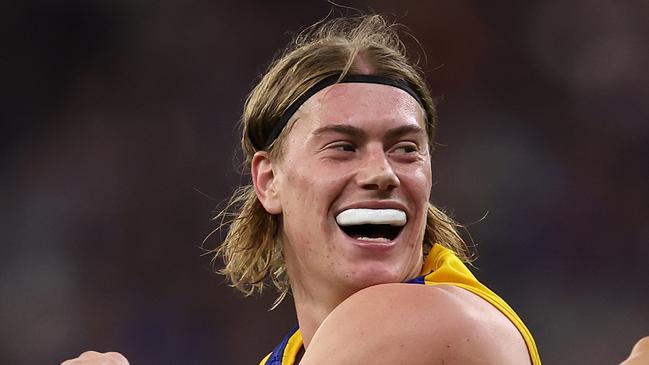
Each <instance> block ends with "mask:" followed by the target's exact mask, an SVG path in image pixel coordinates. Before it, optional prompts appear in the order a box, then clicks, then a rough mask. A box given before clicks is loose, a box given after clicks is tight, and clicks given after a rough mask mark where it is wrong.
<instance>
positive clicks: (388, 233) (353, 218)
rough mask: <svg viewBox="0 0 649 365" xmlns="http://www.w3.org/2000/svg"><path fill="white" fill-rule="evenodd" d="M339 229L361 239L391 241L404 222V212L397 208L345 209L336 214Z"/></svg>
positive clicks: (399, 231)
mask: <svg viewBox="0 0 649 365" xmlns="http://www.w3.org/2000/svg"><path fill="white" fill-rule="evenodd" d="M336 222H337V223H338V226H339V227H340V229H341V230H342V231H343V232H344V233H345V234H346V235H348V236H349V237H352V238H354V239H358V240H362V241H375V242H390V241H393V240H394V239H395V238H397V236H398V235H399V233H401V230H402V229H403V227H404V226H405V224H406V214H405V212H403V211H401V210H398V209H347V210H345V211H343V212H341V213H340V214H338V215H337V216H336Z"/></svg>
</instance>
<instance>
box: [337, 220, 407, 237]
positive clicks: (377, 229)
mask: <svg viewBox="0 0 649 365" xmlns="http://www.w3.org/2000/svg"><path fill="white" fill-rule="evenodd" d="M402 228H403V227H397V226H391V225H388V224H360V225H353V226H340V229H341V230H342V231H343V232H345V234H347V235H348V236H349V237H352V238H355V239H360V240H387V241H393V240H394V239H395V238H397V236H398V235H399V233H400V232H401V229H402Z"/></svg>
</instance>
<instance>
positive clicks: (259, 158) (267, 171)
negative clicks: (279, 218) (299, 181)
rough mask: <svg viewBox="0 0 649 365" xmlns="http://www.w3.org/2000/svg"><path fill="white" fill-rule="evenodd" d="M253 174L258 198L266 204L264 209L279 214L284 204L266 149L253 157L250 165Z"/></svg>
mask: <svg viewBox="0 0 649 365" xmlns="http://www.w3.org/2000/svg"><path fill="white" fill-rule="evenodd" d="M250 170H251V174H252V184H253V186H254V187H255V193H256V194H257V199H259V201H260V202H261V205H263V206H264V209H266V211H267V212H268V213H270V214H279V213H281V212H282V204H281V201H280V199H279V191H278V189H277V180H276V179H275V172H274V171H273V162H272V161H271V160H270V157H269V156H268V152H266V151H258V152H256V153H255V155H254V156H253V157H252V165H251V167H250Z"/></svg>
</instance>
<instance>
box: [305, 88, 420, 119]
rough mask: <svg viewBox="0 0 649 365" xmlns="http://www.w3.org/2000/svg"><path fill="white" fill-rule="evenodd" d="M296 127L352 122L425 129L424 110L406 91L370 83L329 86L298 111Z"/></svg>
mask: <svg viewBox="0 0 649 365" xmlns="http://www.w3.org/2000/svg"><path fill="white" fill-rule="evenodd" d="M297 117H298V118H299V119H300V122H298V123H296V125H295V127H296V128H298V129H300V130H303V131H307V130H313V129H315V128H318V127H322V126H324V125H327V124H352V125H355V126H358V127H360V128H363V129H372V130H383V129H388V128H391V127H394V126H400V125H403V124H415V125H418V126H420V127H422V128H424V129H425V121H424V119H425V118H424V111H423V109H422V107H421V106H420V105H419V103H418V102H417V101H416V100H415V99H414V98H413V97H412V96H411V95H410V94H408V93H407V92H406V91H404V90H401V89H399V88H396V87H393V86H388V85H381V84H369V83H342V84H335V85H332V86H329V87H327V88H325V89H323V90H320V91H319V92H318V93H316V94H315V95H313V96H312V97H311V98H309V100H307V101H306V102H305V103H304V104H303V105H302V106H301V107H300V110H299V111H298V113H297Z"/></svg>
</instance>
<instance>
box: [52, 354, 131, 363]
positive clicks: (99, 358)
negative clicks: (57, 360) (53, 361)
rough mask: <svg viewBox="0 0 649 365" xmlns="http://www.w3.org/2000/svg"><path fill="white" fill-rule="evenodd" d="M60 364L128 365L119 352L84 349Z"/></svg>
mask: <svg viewBox="0 0 649 365" xmlns="http://www.w3.org/2000/svg"><path fill="white" fill-rule="evenodd" d="M61 365H129V363H128V360H127V359H126V358H125V357H124V355H122V354H120V353H119V352H96V351H86V352H84V353H82V354H81V355H79V357H76V358H74V359H70V360H65V361H63V362H62V363H61Z"/></svg>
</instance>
